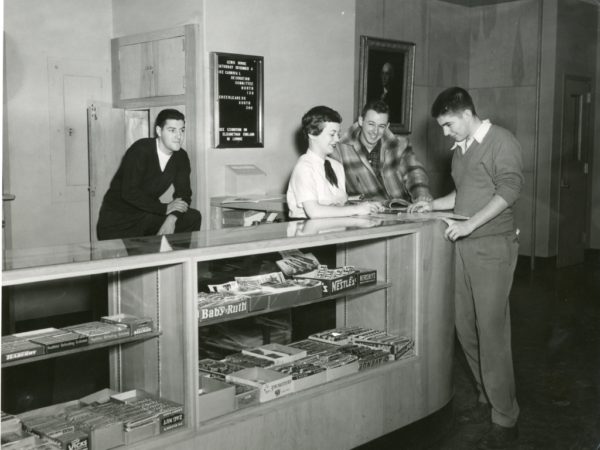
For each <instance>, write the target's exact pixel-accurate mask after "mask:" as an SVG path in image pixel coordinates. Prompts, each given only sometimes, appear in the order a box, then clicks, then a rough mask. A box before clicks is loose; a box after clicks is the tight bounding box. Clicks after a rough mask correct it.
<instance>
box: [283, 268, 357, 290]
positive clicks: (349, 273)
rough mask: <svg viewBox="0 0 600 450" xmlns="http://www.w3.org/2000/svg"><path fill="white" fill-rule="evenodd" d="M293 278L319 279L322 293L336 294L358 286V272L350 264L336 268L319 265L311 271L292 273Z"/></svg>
mask: <svg viewBox="0 0 600 450" xmlns="http://www.w3.org/2000/svg"><path fill="white" fill-rule="evenodd" d="M294 278H298V279H310V280H317V281H320V282H321V284H322V288H323V294H324V295H330V294H337V293H338V292H343V291H347V290H348V289H354V288H355V287H357V286H358V273H357V272H356V270H355V268H354V267H352V266H345V267H339V268H337V269H328V268H327V267H326V266H319V268H318V269H316V270H313V271H311V272H308V273H305V274H300V275H294Z"/></svg>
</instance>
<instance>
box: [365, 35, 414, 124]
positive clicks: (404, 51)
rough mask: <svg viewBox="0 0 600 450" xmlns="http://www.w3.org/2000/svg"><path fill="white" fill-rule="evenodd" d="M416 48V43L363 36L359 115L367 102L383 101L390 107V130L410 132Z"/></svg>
mask: <svg viewBox="0 0 600 450" xmlns="http://www.w3.org/2000/svg"><path fill="white" fill-rule="evenodd" d="M415 47H416V45H415V44H414V43H413V42H404V41H395V40H391V39H382V38H375V37H371V36H361V37H360V59H359V82H358V95H357V99H358V104H357V111H358V114H360V112H361V110H362V108H363V106H364V105H365V104H366V103H367V102H369V101H371V100H376V99H382V100H383V101H385V102H386V103H387V104H388V106H389V107H390V130H391V131H392V132H393V133H396V134H409V133H410V132H411V127H412V102H413V90H414V77H415ZM386 83H387V86H384V84H386Z"/></svg>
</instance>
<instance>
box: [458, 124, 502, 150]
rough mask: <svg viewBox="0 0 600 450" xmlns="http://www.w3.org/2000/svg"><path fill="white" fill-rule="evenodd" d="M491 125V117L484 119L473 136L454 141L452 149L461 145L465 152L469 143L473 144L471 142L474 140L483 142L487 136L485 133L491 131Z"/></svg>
mask: <svg viewBox="0 0 600 450" xmlns="http://www.w3.org/2000/svg"><path fill="white" fill-rule="evenodd" d="M491 126H492V123H491V122H490V121H489V119H485V120H482V121H481V123H480V124H479V126H478V127H477V129H476V130H475V132H474V133H473V136H472V137H468V138H466V139H463V140H462V141H458V142H454V145H453V146H452V147H451V148H450V150H454V149H456V148H457V147H460V149H461V150H462V152H463V153H465V152H466V151H467V149H468V148H469V145H471V143H472V142H473V140H475V141H477V143H478V144H481V142H482V141H483V139H484V138H485V135H486V134H487V133H488V131H490V128H491Z"/></svg>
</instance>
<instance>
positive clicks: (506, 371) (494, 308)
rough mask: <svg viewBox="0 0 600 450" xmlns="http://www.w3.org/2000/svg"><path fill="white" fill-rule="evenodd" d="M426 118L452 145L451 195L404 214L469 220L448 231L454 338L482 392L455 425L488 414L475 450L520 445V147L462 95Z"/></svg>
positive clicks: (444, 99) (447, 98)
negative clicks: (443, 213)
mask: <svg viewBox="0 0 600 450" xmlns="http://www.w3.org/2000/svg"><path fill="white" fill-rule="evenodd" d="M431 115H432V116H433V117H434V118H435V119H436V120H437V122H438V124H439V125H440V126H441V127H442V129H443V131H444V135H445V136H450V137H451V138H452V139H454V141H455V142H454V145H453V147H452V149H453V150H454V155H453V158H452V178H453V180H454V184H455V186H456V189H455V190H454V191H453V192H451V193H450V194H448V195H446V196H444V197H440V198H436V199H435V200H433V201H431V202H419V203H417V204H414V205H411V207H410V208H409V211H428V210H449V209H454V212H455V213H456V214H460V215H463V216H467V217H469V219H468V220H465V221H453V220H447V224H448V227H447V229H446V231H445V235H446V237H447V238H448V239H450V240H451V241H454V242H456V285H455V311H456V332H457V335H458V339H459V341H460V344H461V346H462V348H463V351H464V353H465V356H466V358H467V361H468V363H469V366H470V368H471V371H472V373H473V376H474V378H475V381H476V384H477V388H478V391H479V401H478V402H477V404H476V406H474V407H473V408H471V409H470V410H467V411H464V412H462V413H460V414H459V417H458V420H459V421H463V422H478V421H479V422H481V421H483V420H486V419H487V418H489V417H490V411H491V422H492V423H491V428H490V430H489V432H488V433H487V434H486V435H485V436H483V438H482V440H481V442H480V444H481V445H482V446H484V447H485V448H502V447H505V446H506V445H507V444H508V443H509V442H511V441H514V440H515V439H517V437H518V431H517V418H518V415H519V406H518V404H517V400H516V396H515V381H514V374H513V363H512V351H511V334H510V310H509V300H508V295H509V292H510V289H511V285H512V280H513V274H514V269H515V266H516V262H517V256H518V246H519V243H518V230H517V228H516V227H515V224H514V218H513V210H512V207H513V205H514V203H515V201H516V200H517V198H518V197H519V194H520V191H521V186H522V185H523V175H522V157H521V147H520V145H519V143H518V142H517V140H516V138H515V137H514V136H513V134H512V133H511V132H509V131H507V130H505V129H504V128H501V127H499V126H497V125H492V124H491V123H490V122H489V120H481V119H480V118H479V117H478V116H477V113H476V112H475V106H474V104H473V100H472V99H471V96H470V95H469V93H468V92H467V91H465V90H464V89H462V88H459V87H452V88H449V89H446V90H445V91H443V92H442V93H440V94H439V95H438V97H437V98H436V100H435V101H434V103H433V105H432V108H431Z"/></svg>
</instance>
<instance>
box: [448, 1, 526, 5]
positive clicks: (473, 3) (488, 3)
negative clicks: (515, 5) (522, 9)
mask: <svg viewBox="0 0 600 450" xmlns="http://www.w3.org/2000/svg"><path fill="white" fill-rule="evenodd" d="M442 1H444V2H447V3H454V4H456V5H462V6H487V5H495V4H497V3H509V2H514V1H518V0H442Z"/></svg>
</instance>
